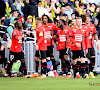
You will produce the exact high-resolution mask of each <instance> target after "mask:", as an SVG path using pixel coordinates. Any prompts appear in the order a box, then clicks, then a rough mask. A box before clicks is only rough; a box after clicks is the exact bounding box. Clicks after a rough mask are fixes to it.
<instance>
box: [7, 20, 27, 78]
mask: <svg viewBox="0 0 100 90" xmlns="http://www.w3.org/2000/svg"><path fill="white" fill-rule="evenodd" d="M21 30H22V23H21V22H20V21H17V22H16V23H15V29H14V30H13V32H12V44H11V47H10V49H9V50H10V63H9V64H8V67H7V69H8V70H7V71H8V74H9V77H11V69H12V65H13V63H14V62H16V61H17V60H21V64H22V69H23V71H24V73H23V74H24V75H27V70H26V65H25V60H24V53H23V52H22V47H21V46H22V38H23V37H24V36H22V31H21Z"/></svg>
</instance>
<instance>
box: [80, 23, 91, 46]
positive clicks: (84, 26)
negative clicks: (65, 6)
mask: <svg viewBox="0 0 100 90" xmlns="http://www.w3.org/2000/svg"><path fill="white" fill-rule="evenodd" d="M82 26H83V28H85V29H86V32H87V40H88V42H89V32H90V27H88V26H87V24H83V25H82ZM84 40H86V39H84ZM88 47H89V43H88Z"/></svg>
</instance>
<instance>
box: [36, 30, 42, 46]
mask: <svg viewBox="0 0 100 90" xmlns="http://www.w3.org/2000/svg"><path fill="white" fill-rule="evenodd" d="M39 37H40V39H39V41H38V43H37V45H39V44H40V43H42V41H43V31H41V32H40V33H39Z"/></svg>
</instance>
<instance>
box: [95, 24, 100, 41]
mask: <svg viewBox="0 0 100 90" xmlns="http://www.w3.org/2000/svg"><path fill="white" fill-rule="evenodd" d="M95 27H96V30H97V35H98V39H99V40H100V26H99V25H97V26H95Z"/></svg>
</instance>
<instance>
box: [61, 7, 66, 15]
mask: <svg viewBox="0 0 100 90" xmlns="http://www.w3.org/2000/svg"><path fill="white" fill-rule="evenodd" d="M59 15H63V16H65V17H67V14H65V7H61V10H60V14H59Z"/></svg>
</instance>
